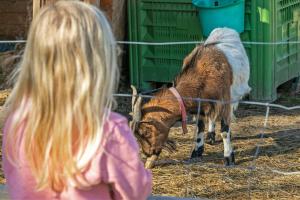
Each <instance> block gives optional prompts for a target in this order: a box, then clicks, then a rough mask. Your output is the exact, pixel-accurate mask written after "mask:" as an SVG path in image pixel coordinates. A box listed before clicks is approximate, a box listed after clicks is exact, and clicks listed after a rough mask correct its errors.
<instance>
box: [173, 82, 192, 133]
mask: <svg viewBox="0 0 300 200" xmlns="http://www.w3.org/2000/svg"><path fill="white" fill-rule="evenodd" d="M169 90H170V91H171V92H172V94H173V95H174V96H175V97H176V99H177V101H178V103H179V107H180V111H181V118H182V130H183V133H184V134H186V133H187V132H188V130H187V125H186V122H187V115H186V109H185V106H184V103H183V100H182V98H181V96H180V94H179V93H178V91H177V90H176V88H174V87H171V88H169Z"/></svg>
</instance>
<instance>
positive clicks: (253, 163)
mask: <svg viewBox="0 0 300 200" xmlns="http://www.w3.org/2000/svg"><path fill="white" fill-rule="evenodd" d="M4 43H10V44H17V43H26V40H16V41H11V40H7V41H0V44H4ZM117 43H118V44H128V45H155V46H165V45H183V44H201V43H203V41H182V42H135V41H117ZM243 44H251V45H285V44H300V41H280V42H250V41H244V42H243ZM158 90H159V89H155V90H151V91H146V92H143V93H141V94H139V95H138V96H141V97H142V98H145V99H152V98H162V97H156V96H155V95H152V94H153V93H154V92H156V91H158ZM114 96H115V97H117V98H131V97H132V95H131V94H120V93H119V94H115V95H114ZM182 98H183V100H188V101H195V102H196V103H197V105H198V107H197V115H196V123H197V121H198V119H199V117H200V111H201V104H202V103H204V102H210V103H219V104H233V103H239V104H245V105H253V106H262V107H264V108H265V109H266V110H265V112H264V113H265V115H264V123H263V127H262V129H261V131H260V136H259V141H258V142H257V143H256V144H255V151H254V154H253V156H252V158H253V160H252V161H251V162H250V164H249V166H239V165H234V166H230V167H225V166H224V165H221V164H212V163H205V162H199V161H197V160H193V159H189V158H187V159H184V160H160V161H159V162H160V164H167V163H170V164H175V165H176V164H183V165H184V166H185V169H186V172H187V174H188V176H189V178H190V181H189V182H190V183H192V179H193V177H192V176H191V174H192V169H191V168H189V165H191V164H195V163H197V165H198V166H205V167H209V168H213V169H226V170H230V169H241V170H246V171H248V172H249V176H248V193H249V195H248V197H249V199H251V188H252V186H253V181H251V179H252V177H253V173H254V172H255V171H256V170H259V171H261V172H266V173H273V174H277V175H282V176H298V175H300V171H297V170H295V171H282V170H280V169H275V168H273V167H258V166H256V161H257V159H258V158H259V155H260V153H261V146H262V145H263V144H264V136H265V132H266V130H267V128H268V122H269V119H270V110H271V109H275V108H276V109H282V110H285V111H294V110H298V109H300V105H299V106H292V107H287V106H284V105H279V104H274V103H264V102H255V101H241V100H233V101H220V100H213V99H201V98H190V97H182ZM169 99H170V98H169ZM171 99H174V100H176V98H175V97H174V98H171ZM176 101H177V100H176ZM196 127H197V124H196ZM196 134H197V130H195V133H194V138H195V137H196ZM191 148H193V145H192V144H191ZM295 167H300V164H299V166H295V165H294V164H293V165H292V166H291V168H295ZM192 188H193V186H192V185H187V188H186V195H187V196H191V197H195V196H193V195H191V193H190V190H192Z"/></svg>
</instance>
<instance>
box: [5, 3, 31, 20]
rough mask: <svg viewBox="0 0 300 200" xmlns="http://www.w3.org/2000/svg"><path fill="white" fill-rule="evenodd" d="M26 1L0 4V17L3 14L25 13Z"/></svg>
mask: <svg viewBox="0 0 300 200" xmlns="http://www.w3.org/2000/svg"><path fill="white" fill-rule="evenodd" d="M27 6H28V1H4V2H0V17H1V16H2V15H3V14H4V13H20V12H27Z"/></svg>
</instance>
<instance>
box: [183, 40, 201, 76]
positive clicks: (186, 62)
mask: <svg viewBox="0 0 300 200" xmlns="http://www.w3.org/2000/svg"><path fill="white" fill-rule="evenodd" d="M198 49H199V46H196V47H195V48H194V49H193V51H192V52H191V53H190V54H189V55H188V56H186V57H185V58H184V60H183V64H182V67H181V70H182V71H183V70H184V69H185V68H186V67H187V66H188V65H189V64H190V63H191V61H192V59H193V58H194V57H195V56H196V55H197V53H198Z"/></svg>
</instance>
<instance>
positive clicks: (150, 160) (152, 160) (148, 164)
mask: <svg viewBox="0 0 300 200" xmlns="http://www.w3.org/2000/svg"><path fill="white" fill-rule="evenodd" d="M157 158H158V156H157V155H152V156H151V157H150V158H148V159H147V161H146V163H145V168H146V169H151V168H153V167H154V164H155V161H156V160H157Z"/></svg>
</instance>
